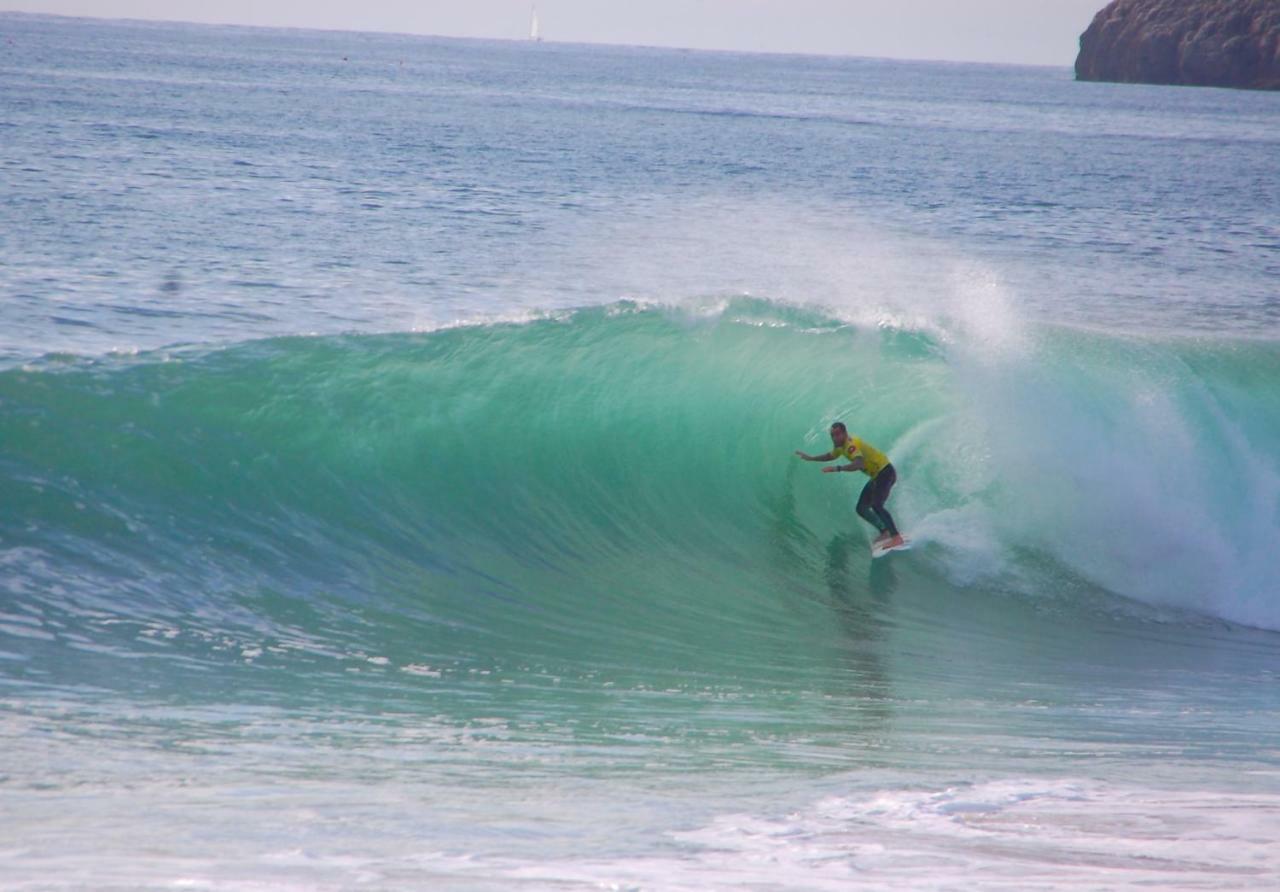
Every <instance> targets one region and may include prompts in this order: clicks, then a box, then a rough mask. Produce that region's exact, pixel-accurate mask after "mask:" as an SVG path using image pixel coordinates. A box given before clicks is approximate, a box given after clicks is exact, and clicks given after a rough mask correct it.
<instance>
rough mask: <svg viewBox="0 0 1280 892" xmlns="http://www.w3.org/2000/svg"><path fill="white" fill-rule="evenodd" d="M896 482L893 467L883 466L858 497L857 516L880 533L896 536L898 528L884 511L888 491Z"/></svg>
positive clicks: (895, 472) (896, 473) (896, 474)
mask: <svg viewBox="0 0 1280 892" xmlns="http://www.w3.org/2000/svg"><path fill="white" fill-rule="evenodd" d="M897 482H898V472H897V471H895V470H894V469H893V465H885V466H884V468H883V469H881V471H880V473H879V474H877V475H876V476H875V477H873V478H872V479H871V480H868V481H867V485H866V486H864V487H863V488H862V495H860V496H858V516H859V517H861V518H862V519H863V520H865V521H866V522H867V523H869V524H871V525H872V526H873V527H875V528H876V529H877V530H879V531H880V532H882V533H888V534H889V535H891V536H896V535H898V528H897V526H895V525H894V522H893V518H892V517H891V516H890V515H889V512H888V511H886V510H885V507H884V502H885V499H887V498H889V490H891V489H893V484H895V483H897Z"/></svg>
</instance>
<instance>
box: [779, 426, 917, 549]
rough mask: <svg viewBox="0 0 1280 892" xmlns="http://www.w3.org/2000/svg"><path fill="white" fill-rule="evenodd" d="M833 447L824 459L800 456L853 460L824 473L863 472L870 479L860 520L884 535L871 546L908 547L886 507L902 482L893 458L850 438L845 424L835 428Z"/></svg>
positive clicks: (861, 501) (861, 503) (860, 504)
mask: <svg viewBox="0 0 1280 892" xmlns="http://www.w3.org/2000/svg"><path fill="white" fill-rule="evenodd" d="M831 446H832V449H831V451H830V452H825V453H823V454H822V455H809V454H808V453H805V452H801V451H800V450H799V449H797V450H796V455H798V456H800V457H801V458H802V459H804V460H805V461H835V460H836V459H838V458H847V459H849V464H847V465H833V466H832V467H830V468H823V469H822V473H824V474H834V473H836V472H837V471H861V472H862V473H864V474H866V475H867V476H868V477H870V478H871V479H870V480H868V481H867V485H866V486H864V487H863V488H862V495H860V496H858V516H859V517H861V518H862V519H863V520H865V521H866V522H867V523H869V524H871V525H872V526H873V527H875V528H876V529H877V530H879V531H880V535H878V536H876V538H875V541H874V542H872V543H871V546H872V549H891V548H899V547H901V546H902V545H904V544H905V542H904V540H903V538H902V534H901V533H899V532H898V527H897V525H896V524H895V523H894V522H893V517H892V516H891V515H890V514H889V512H888V510H886V509H885V507H884V503H885V500H886V499H888V498H889V491H890V490H891V489H893V484H895V483H897V482H898V472H897V471H895V470H894V469H893V465H891V464H890V463H889V457H888V456H887V455H885V454H884V453H883V452H881V451H880V450H879V449H876V448H875V447H874V446H872V445H870V444H868V443H867V442H866V441H865V440H862V439H861V438H859V437H851V436H849V429H848V428H846V427H845V426H844V422H843V421H837V422H835V423H834V424H832V425H831Z"/></svg>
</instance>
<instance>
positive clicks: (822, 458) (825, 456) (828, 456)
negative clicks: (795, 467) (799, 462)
mask: <svg viewBox="0 0 1280 892" xmlns="http://www.w3.org/2000/svg"><path fill="white" fill-rule="evenodd" d="M796 455H798V456H800V457H801V458H802V459H804V460H805V461H831V460H832V459H833V458H835V457H836V454H835V453H834V452H824V453H822V455H810V454H809V453H807V452H801V451H800V450H799V449H797V450H796Z"/></svg>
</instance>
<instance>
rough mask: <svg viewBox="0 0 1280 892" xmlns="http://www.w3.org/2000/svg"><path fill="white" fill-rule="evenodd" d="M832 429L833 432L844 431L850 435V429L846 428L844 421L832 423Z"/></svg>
mask: <svg viewBox="0 0 1280 892" xmlns="http://www.w3.org/2000/svg"><path fill="white" fill-rule="evenodd" d="M831 429H832V430H833V431H834V430H841V431H844V432H845V433H846V434H847V433H849V429H848V428H847V427H845V426H844V422H843V421H833V422H831Z"/></svg>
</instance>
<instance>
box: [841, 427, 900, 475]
mask: <svg viewBox="0 0 1280 892" xmlns="http://www.w3.org/2000/svg"><path fill="white" fill-rule="evenodd" d="M831 451H832V452H833V453H835V456H836V458H847V459H849V461H853V460H854V459H855V458H861V459H862V462H863V468H862V471H863V473H865V474H866V475H867V476H868V477H870V478H871V479H873V480H874V479H875V477H876V475H877V474H879V473H880V472H881V471H883V470H884V466H885V465H887V464H889V456H887V455H885V454H884V453H883V452H881V451H880V450H879V449H877V448H876V447H874V446H870V445H868V444H867V443H866V442H865V441H864V440H862V438H860V437H854V436H850V437H849V439H847V440H845V441H844V445H843V446H839V447H837V448H835V449H833V450H831Z"/></svg>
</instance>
